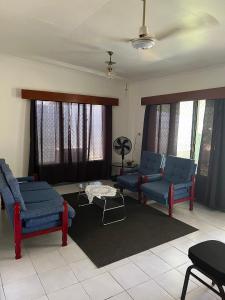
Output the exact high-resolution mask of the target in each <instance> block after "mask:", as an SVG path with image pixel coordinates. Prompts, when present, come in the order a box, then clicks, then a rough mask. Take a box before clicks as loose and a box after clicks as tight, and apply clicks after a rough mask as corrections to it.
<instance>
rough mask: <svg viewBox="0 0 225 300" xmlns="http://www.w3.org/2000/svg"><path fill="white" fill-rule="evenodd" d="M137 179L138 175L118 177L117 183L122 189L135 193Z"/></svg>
mask: <svg viewBox="0 0 225 300" xmlns="http://www.w3.org/2000/svg"><path fill="white" fill-rule="evenodd" d="M138 177H139V174H138V173H133V174H127V175H122V176H118V177H117V183H118V184H119V186H121V187H123V188H126V189H128V190H131V191H133V192H136V191H137V190H138Z"/></svg>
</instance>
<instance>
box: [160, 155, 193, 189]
mask: <svg viewBox="0 0 225 300" xmlns="http://www.w3.org/2000/svg"><path fill="white" fill-rule="evenodd" d="M194 174H195V163H194V160H193V159H187V158H181V157H176V156H168V157H167V159H166V166H165V170H164V175H165V179H166V180H167V181H168V182H172V183H174V184H176V183H184V182H188V181H191V177H192V175H194Z"/></svg>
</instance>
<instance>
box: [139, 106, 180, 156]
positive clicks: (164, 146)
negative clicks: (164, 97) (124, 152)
mask: <svg viewBox="0 0 225 300" xmlns="http://www.w3.org/2000/svg"><path fill="white" fill-rule="evenodd" d="M179 107H180V105H179V103H175V104H162V105H148V106H146V109H145V119H144V128H143V140H142V150H149V151H152V152H156V153H161V154H165V155H176V152H177V136H178V123H179Z"/></svg>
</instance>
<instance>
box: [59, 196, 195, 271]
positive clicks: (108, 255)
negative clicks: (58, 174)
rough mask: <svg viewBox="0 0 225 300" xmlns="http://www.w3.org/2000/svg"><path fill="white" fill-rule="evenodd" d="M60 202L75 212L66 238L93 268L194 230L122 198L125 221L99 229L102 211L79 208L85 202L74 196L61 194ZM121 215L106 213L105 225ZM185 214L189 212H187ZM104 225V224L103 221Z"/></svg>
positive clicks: (89, 206)
mask: <svg viewBox="0 0 225 300" xmlns="http://www.w3.org/2000/svg"><path fill="white" fill-rule="evenodd" d="M63 197H64V199H65V200H67V201H68V203H69V204H70V205H71V206H72V207H73V208H74V209H75V210H76V216H75V218H74V220H73V223H72V226H71V228H70V229H69V235H70V237H71V238H72V239H73V240H74V241H75V242H76V243H77V244H78V245H79V246H80V248H81V249H82V250H83V251H84V252H85V253H86V254H87V256H88V257H89V258H90V259H91V260H92V262H93V263H94V264H95V265H96V266H97V267H103V266H105V265H108V264H110V263H113V262H116V261H118V260H120V259H123V258H126V257H129V256H131V255H134V254H137V253H140V252H142V251H145V250H148V249H150V248H153V247H156V246H158V245H161V244H163V243H166V242H169V241H171V240H173V239H176V238H179V237H182V236H184V235H186V234H189V233H192V232H194V231H196V230H197V229H196V228H194V227H192V226H189V225H188V224H185V223H183V222H181V221H179V220H177V219H174V218H169V217H168V216H167V215H166V214H164V213H162V212H160V211H158V210H156V209H154V208H152V207H149V206H144V205H142V204H139V203H138V202H137V200H135V199H133V198H131V197H128V196H126V197H125V202H126V216H127V218H126V220H125V221H122V222H118V223H114V224H111V225H107V226H103V225H101V218H102V211H101V209H100V208H99V207H97V206H96V205H88V206H83V207H79V206H78V204H79V203H85V202H86V201H87V200H86V199H85V198H82V197H80V198H79V203H78V201H77V194H76V193H74V194H65V195H63ZM122 213H123V211H117V212H115V211H114V212H113V214H116V215H113V214H112V213H111V212H110V215H109V218H110V219H109V221H110V220H113V219H114V218H116V217H120V214H121V216H122ZM187 213H189V211H187ZM107 221H108V220H107Z"/></svg>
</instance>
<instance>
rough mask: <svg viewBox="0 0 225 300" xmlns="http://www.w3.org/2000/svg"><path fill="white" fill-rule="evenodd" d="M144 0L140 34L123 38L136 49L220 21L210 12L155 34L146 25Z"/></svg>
mask: <svg viewBox="0 0 225 300" xmlns="http://www.w3.org/2000/svg"><path fill="white" fill-rule="evenodd" d="M141 1H142V2H143V17H142V25H141V27H140V29H139V36H138V37H137V38H134V39H123V41H125V42H131V44H132V46H133V47H134V48H135V49H150V48H152V47H153V46H154V45H155V43H156V41H161V40H165V39H167V38H169V37H171V36H174V35H177V34H180V33H182V32H190V31H193V30H196V29H199V28H202V27H206V26H212V25H218V23H219V22H218V21H217V19H216V18H215V17H213V16H211V15H209V14H203V15H201V16H200V17H198V18H196V19H194V20H193V21H192V22H191V23H189V24H185V23H184V24H178V25H175V26H173V27H171V28H168V29H167V30H165V31H164V32H161V33H159V34H156V35H153V34H150V33H149V30H148V26H147V25H146V2H147V0H141Z"/></svg>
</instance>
